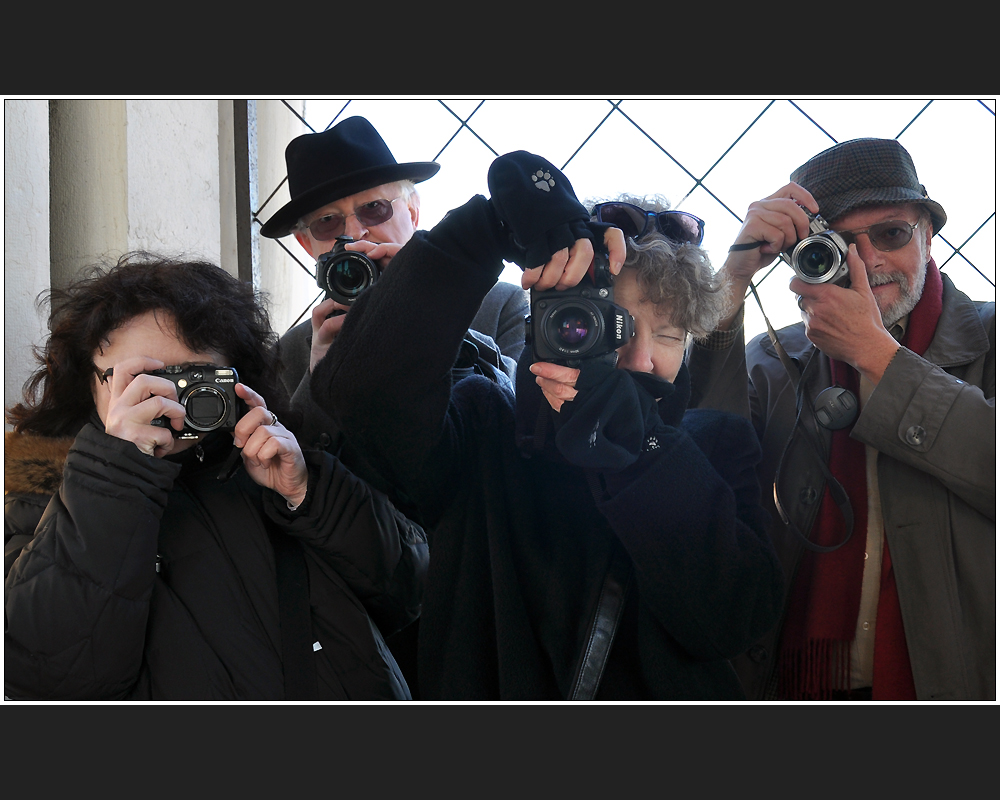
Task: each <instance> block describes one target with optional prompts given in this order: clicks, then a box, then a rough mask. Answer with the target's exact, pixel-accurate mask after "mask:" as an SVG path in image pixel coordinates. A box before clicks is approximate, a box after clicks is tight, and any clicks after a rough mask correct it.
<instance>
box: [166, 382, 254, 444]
mask: <svg viewBox="0 0 1000 800" xmlns="http://www.w3.org/2000/svg"><path fill="white" fill-rule="evenodd" d="M148 374H149V375H157V376H159V377H161V378H166V379H167V380H169V381H173V383H174V385H175V386H176V387H177V401H178V402H179V403H180V404H181V405H182V406H184V410H185V412H186V413H185V415H184V427H183V428H182V429H181V430H179V431H178V430H173V429H172V428H171V430H172V431H173V434H174V437H175V438H177V439H196V438H198V436H199V435H201V434H203V433H210V432H211V431H231V430H233V428H235V427H236V423H237V422H238V421H239V420H240V418H241V417H242V416H243V413H244V411H245V404H244V402H243V401H242V400H241V399H240V398H239V397H238V396H237V394H236V383H237V381H239V379H240V378H239V375H237V374H236V370H235V369H234V368H233V367H223V366H218V365H215V364H187V365H184V366H168V367H164V368H163V369H155V370H151V371H150V372H149V373H148ZM151 424H153V425H157V426H159V427H162V428H170V418H169V417H159V418H158V419H154V420H153V422H152V423H151Z"/></svg>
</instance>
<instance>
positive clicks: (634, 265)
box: [584, 194, 726, 339]
mask: <svg viewBox="0 0 1000 800" xmlns="http://www.w3.org/2000/svg"><path fill="white" fill-rule="evenodd" d="M584 205H586V207H587V208H589V209H591V214H592V215H593V216H594V218H595V219H596V220H598V221H600V222H607V223H610V224H612V225H614V226H615V227H617V228H621V230H622V233H624V234H625V244H626V253H627V255H626V258H625V264H624V268H626V269H629V268H631V269H634V270H635V279H636V281H637V283H638V285H639V288H640V290H641V296H642V299H643V300H644V301H646V302H648V303H652V304H653V305H655V306H657V307H668V308H667V309H666V310H665V313H667V314H668V315H669V316H670V319H671V321H672V322H673V323H674V324H675V325H677V326H678V327H680V328H683V329H684V330H685V331H686V332H687V333H688V334H690V336H693V337H694V338H696V339H702V338H704V337H705V336H707V335H708V334H710V333H711V332H712V331H714V330H715V328H716V327H717V325H718V322H719V320H720V319H721V318H722V316H723V315H724V314H725V312H726V292H725V291H724V286H723V284H722V283H721V282H720V280H719V278H718V277H717V275H716V272H715V270H714V269H713V267H712V262H711V261H710V260H709V257H708V253H707V252H706V251H705V250H703V249H702V247H701V241H702V237H703V235H704V228H705V223H704V222H702V221H701V220H700V219H698V217H696V216H694V215H693V214H689V213H687V212H686V211H673V210H671V208H670V202H669V201H668V200H667V199H666V198H665V197H664V196H663V195H661V194H654V195H645V196H643V197H639V196H636V195H630V194H620V195H618V196H617V197H615V198H612V199H607V200H588V201H586V202H585V203H584ZM626 277H627V276H626Z"/></svg>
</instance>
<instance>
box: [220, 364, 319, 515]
mask: <svg viewBox="0 0 1000 800" xmlns="http://www.w3.org/2000/svg"><path fill="white" fill-rule="evenodd" d="M236 394H238V395H239V396H240V397H241V398H242V399H243V400H244V401H245V402H246V404H247V406H249V408H250V410H249V411H248V412H247V413H246V414H244V415H243V418H242V419H241V420H240V421H239V422H237V423H236V428H235V429H234V430H233V444H234V445H236V447H239V448H241V449H242V451H243V454H242V455H243V464H244V466H245V467H246V471H247V474H249V475H250V477H251V478H253V479H254V481H256V482H257V483H259V484H260V485H261V486H266V487H267V488H268V489H273V490H274V491H276V492H277V493H278V494H280V495H281V496H282V497H284V498H285V499H286V500H287V501H288V502H289V503H290V504H291V505H293V506H297V505H300V504H301V503H302V501H303V500H305V498H306V490H307V489H308V487H309V471H308V469H307V468H306V461H305V458H303V456H302V449H301V448H300V447H299V443H298V441H297V440H296V438H295V437H294V436H293V435H292V433H291V432H290V431H289V430H288V429H287V428H285V426H284V425H282V424H281V423H280V422H278V418H277V417H276V416H275V415H274V414H272V413H271V412H270V411H268V410H267V405H266V404H265V403H264V398H263V397H261V396H260V395H259V394H257V393H256V392H255V391H254V390H253V389H251V388H250V387H249V386H247V385H245V384H242V383H237V384H236Z"/></svg>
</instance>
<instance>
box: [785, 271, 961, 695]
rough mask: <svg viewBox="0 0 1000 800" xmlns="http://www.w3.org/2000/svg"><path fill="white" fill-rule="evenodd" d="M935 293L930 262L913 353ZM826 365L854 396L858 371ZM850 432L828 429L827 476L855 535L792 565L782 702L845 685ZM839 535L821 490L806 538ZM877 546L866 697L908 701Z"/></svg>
mask: <svg viewBox="0 0 1000 800" xmlns="http://www.w3.org/2000/svg"><path fill="white" fill-rule="evenodd" d="M941 292H942V282H941V273H940V272H939V271H938V268H937V265H936V264H935V263H934V261H933V259H932V260H931V261H930V262H929V263H928V265H927V278H926V281H925V283H924V291H923V294H922V295H921V297H920V301H919V302H918V303H917V305H916V307H915V308H914V309H913V311H912V312H910V320H909V323H908V325H907V328H906V334H905V335H904V337H903V341H902V344H903V345H904V346H905V347H906V348H907V349H909V350H912V351H913V352H914V353H916V354H917V355H923V353H924V351H925V350H926V349H927V347H928V345H930V342H931V339H933V338H934V331H935V330H936V328H937V323H938V318H939V317H940V316H941ZM830 363H831V374H832V378H833V383H834V384H835V385H838V386H843V387H845V388H847V389H850V390H851V391H852V392H854V393H855V395H857V394H858V383H859V380H858V373H857V372H856V371H855V370H854V369H852V368H851V367H849V366H848V365H847V364H844V363H842V362H839V361H832V360H831V362H830ZM852 430H853V426H850V427H849V428H843V429H841V430H839V431H834V433H833V436H832V439H831V444H830V471H831V472H832V473H833V475H834V477H835V478H837V480H838V481H840V483H841V485H842V486H843V487H844V490H845V491H846V492H847V495H848V497H849V498H850V502H851V508H852V509H853V512H854V530H853V533H852V534H851V538H850V541H848V542H847V544H845V545H844V546H843V547H841V548H839V549H838V550H834V551H832V552H829V553H816V552H813V551H811V550H807V551H806V552H805V553H804V554H803V556H802V559H801V561H800V563H799V568H798V572H797V573H796V576H795V581H794V582H793V584H792V587H791V590H790V593H789V599H788V613H787V617H786V620H785V624H784V626H783V628H782V634H781V645H780V650H779V655H778V667H777V668H778V697H780V698H781V699H783V700H829V699H831V698H832V696H833V692H834V691H843V690H847V689H849V688H850V643H851V641H853V639H854V631H855V626H856V625H857V620H858V612H859V609H860V606H861V577H862V574H863V572H864V563H865V545H866V539H867V531H868V488H867V484H866V472H865V447H864V445H863V444H862V443H861V442H859V441H857V440H855V439H852V438H851V437H850V433H851V431H852ZM843 536H844V520H843V518H842V516H841V513H840V510H839V509H838V508H837V504H836V503H835V502H834V500H833V499H832V497H831V496H830V492H829V490H827V492H826V494H825V495H824V497H823V501H822V505H821V506H820V511H819V515H818V516H817V518H816V523H815V525H814V526H813V535H812V537H811V538H812V541H814V542H816V543H817V544H820V545H825V546H829V545H832V544H836V543H837V542H839V541H840V540H841V539H843ZM883 542H884V544H883V548H882V576H881V586H880V590H879V603H878V611H877V627H876V633H875V655H874V675H873V682H872V699H873V700H915V699H916V690H915V688H914V685H913V674H912V670H911V669H910V658H909V654H908V652H907V649H906V637H905V635H904V632H903V619H902V615H901V612H900V608H899V596H898V594H897V592H896V579H895V574H894V572H893V569H892V560H891V558H890V555H889V546H888V539H887V538H886V537H883Z"/></svg>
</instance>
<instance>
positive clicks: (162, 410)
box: [97, 357, 185, 458]
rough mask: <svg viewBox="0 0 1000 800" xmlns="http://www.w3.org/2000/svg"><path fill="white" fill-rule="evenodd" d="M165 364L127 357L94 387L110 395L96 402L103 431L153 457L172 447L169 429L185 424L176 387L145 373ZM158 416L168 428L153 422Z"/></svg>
mask: <svg viewBox="0 0 1000 800" xmlns="http://www.w3.org/2000/svg"><path fill="white" fill-rule="evenodd" d="M164 366H165V365H164V363H163V362H162V361H160V360H158V359H155V358H146V357H139V358H128V359H126V360H124V361H122V362H121V363H118V364H115V365H114V371H113V374H112V375H111V376H110V377H109V378H108V379H107V380H106V381H104V384H103V385H99V386H98V387H97V391H98V392H109V394H110V397H109V398H108V402H107V404H104V403H101V402H98V403H97V409H98V413H99V414H100V415H101V420H102V421H103V422H104V430H105V431H106V432H107V433H108V434H109V435H111V436H115V437H117V438H119V439H124V440H125V441H126V442H132V444H134V445H135V446H136V447H138V448H139V449H140V450H141V451H142V452H143V453H145V454H146V455H150V456H154V457H156V458H162V457H163V456H165V455H167V453H169V452H171V451H172V450H173V449H174V446H175V444H176V442H177V440H176V439H175V438H174V436H173V433H172V432H171V428H173V429H174V430H178V431H179V430H181V428H183V427H184V415H185V409H184V406H182V405H181V404H180V403H179V402H177V387H176V386H174V383H173V382H172V381H170V380H168V379H167V378H161V377H159V376H158V375H147V374H145V373H147V372H150V371H151V370H155V369H162V368H163V367H164ZM160 417H166V418H167V419H168V420H169V421H170V428H166V427H159V426H156V425H153V424H152V423H153V420H154V419H159V418H160Z"/></svg>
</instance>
